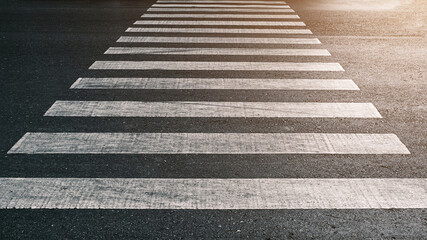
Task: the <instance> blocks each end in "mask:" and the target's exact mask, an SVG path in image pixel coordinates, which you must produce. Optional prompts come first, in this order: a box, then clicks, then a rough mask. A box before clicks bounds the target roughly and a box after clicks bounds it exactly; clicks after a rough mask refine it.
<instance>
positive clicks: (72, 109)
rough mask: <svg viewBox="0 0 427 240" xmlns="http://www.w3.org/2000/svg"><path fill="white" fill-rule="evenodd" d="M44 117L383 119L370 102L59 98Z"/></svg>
mask: <svg viewBox="0 0 427 240" xmlns="http://www.w3.org/2000/svg"><path fill="white" fill-rule="evenodd" d="M45 116H59V117H244V118H252V117H255V118H278V117H281V118H381V115H380V113H379V112H378V111H377V109H376V108H375V107H374V105H373V104H371V103H320V102H194V101H192V102H187V101H185V102H181V101H173V102H136V101H56V102H55V103H54V104H53V105H52V106H51V107H50V108H49V110H48V111H47V112H46V113H45Z"/></svg>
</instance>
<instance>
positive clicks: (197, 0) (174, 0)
mask: <svg viewBox="0 0 427 240" xmlns="http://www.w3.org/2000/svg"><path fill="white" fill-rule="evenodd" d="M157 3H197V4H199V3H200V4H202V3H239V4H248V3H249V4H257V3H261V4H272V5H277V4H286V2H284V1H276V2H275V1H228V0H215V1H208V0H185V1H183V0H159V1H157Z"/></svg>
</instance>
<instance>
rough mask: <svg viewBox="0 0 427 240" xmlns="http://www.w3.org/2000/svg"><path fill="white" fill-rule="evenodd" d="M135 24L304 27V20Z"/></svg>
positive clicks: (152, 22)
mask: <svg viewBox="0 0 427 240" xmlns="http://www.w3.org/2000/svg"><path fill="white" fill-rule="evenodd" d="M134 24H135V25H196V26H203V25H211V26H218V25H236V26H299V27H301V26H302V27H303V26H305V24H304V23H303V22H290V21H286V22H277V21H275V22H271V21H268V22H267V21H255V22H254V21H251V22H248V21H195V20H193V21H176V20H175V21H171V20H139V21H136V22H135V23H134Z"/></svg>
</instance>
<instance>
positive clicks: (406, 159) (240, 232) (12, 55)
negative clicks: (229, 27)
mask: <svg viewBox="0 0 427 240" xmlns="http://www.w3.org/2000/svg"><path fill="white" fill-rule="evenodd" d="M287 2H288V3H289V5H290V6H291V8H293V9H294V10H295V11H296V13H297V14H298V15H299V16H300V17H301V20H302V21H303V22H305V23H306V24H307V28H309V29H310V30H312V31H313V33H314V36H315V37H318V38H319V39H320V41H321V42H322V45H320V46H295V45H289V46H286V47H293V48H302V47H306V48H316V47H317V48H322V49H327V50H328V51H329V52H330V53H331V54H332V57H316V59H318V60H319V61H322V60H325V61H334V62H338V63H340V64H341V65H342V66H343V67H344V69H345V70H346V71H345V73H344V74H343V75H341V74H338V73H336V74H335V73H322V74H318V73H316V74H314V73H304V74H302V73H298V72H289V73H283V72H250V73H248V72H218V71H212V72H205V71H195V72H193V71H192V72H189V71H176V72H173V71H164V72H156V71H124V72H121V73H120V72H119V73H118V72H117V71H102V72H97V71H90V70H88V67H89V66H90V65H91V64H92V63H93V62H94V61H98V60H129V59H135V60H165V59H167V60H173V59H176V60H184V59H186V60H203V61H211V60H215V59H217V60H221V61H225V60H228V61H241V60H244V59H246V58H245V57H236V56H221V57H218V56H216V57H212V56H207V57H195V56H154V55H148V56H132V57H129V56H126V57H124V56H105V55H103V53H104V51H105V50H106V49H108V48H109V47H112V46H129V44H124V43H116V42H115V41H116V40H117V39H118V38H119V37H120V36H123V35H128V36H131V35H132V36H133V35H135V36H136V35H138V34H131V33H127V34H125V33H124V31H125V30H126V29H127V28H128V27H130V26H131V25H132V24H133V22H134V21H135V20H138V19H139V17H140V15H141V14H142V13H144V12H145V11H146V9H147V8H149V7H150V6H151V5H152V4H153V3H154V1H132V0H128V1H113V0H110V1H11V0H10V1H2V2H1V3H0V47H1V48H0V53H1V55H0V69H1V74H0V76H1V77H0V78H1V80H0V84H1V85H0V86H1V87H0V91H1V92H0V95H1V96H2V101H1V102H0V104H1V106H0V109H1V112H2V113H1V116H0V117H1V121H0V131H1V136H2V137H1V139H0V151H1V152H0V177H76V178H88V177H105V178H107V177H123V178H129V177H138V178H148V177H151V178H426V177H427V157H426V156H427V95H426V94H425V93H427V78H426V66H427V57H426V52H427V41H426V37H425V33H426V13H427V6H426V5H427V4H426V2H425V1H423V0H413V1H399V0H396V1H393V0H382V1H378V2H380V3H391V2H393V3H395V2H399V3H400V2H401V3H402V5H398V6H397V7H395V8H393V9H381V6H382V5H380V6H378V5H376V6H369V5H368V4H367V3H366V4H364V5H363V4H362V6H361V7H360V6H359V7H358V6H356V7H354V6H350V5H349V4H343V3H342V2H343V1H339V0H336V1H330V4H326V3H325V2H326V1H321V0H320V1H319V0H318V1H308V0H303V1H302V0H299V1H297V0H289V1H287ZM331 2H332V3H331ZM347 2H348V1H347ZM354 2H360V1H354ZM362 2H365V1H362ZM384 6H387V5H384ZM360 8H363V9H360ZM151 35H153V36H154V35H156V36H165V34H151ZM199 35H200V36H206V35H201V34H199ZM199 35H197V34H194V35H192V36H199ZM182 36H186V35H185V34H183V35H182ZM215 36H220V35H215ZM240 36H241V35H240ZM132 45H134V46H148V44H132ZM149 46H153V47H155V46H158V47H162V46H163V47H165V46H168V47H169V46H170V47H179V46H182V45H180V44H160V43H159V44H150V45H149ZM193 46H200V47H204V46H211V47H218V46H219V45H218V44H216V45H215V44H194V45H193ZM221 46H222V47H224V46H226V45H221ZM234 46H235V45H234ZM250 46H253V47H259V46H260V45H256V44H252V45H250ZM262 46H263V47H271V48H277V47H281V46H280V45H279V46H278V45H267V46H266V45H262ZM252 59H253V60H259V61H307V60H308V59H310V58H307V57H277V56H276V57H272V56H257V57H253V58H252ZM311 59H312V58H311ZM141 74H143V76H149V77H168V76H170V75H171V74H173V75H174V76H176V77H180V76H181V77H188V76H193V77H248V76H250V77H259V78H278V77H287V78H302V77H305V78H310V77H316V78H317V77H331V78H333V77H339V78H350V79H353V80H354V82H355V83H356V84H357V85H358V86H359V87H360V89H361V90H360V91H358V92H355V91H335V92H333V91H271V90H270V91H267V90H239V91H235V90H233V91H232V90H70V89H69V87H70V86H71V84H72V83H73V82H74V81H75V80H76V79H77V78H78V77H92V76H93V77H102V76H105V77H107V76H115V77H120V76H123V77H132V76H134V77H137V76H141ZM56 100H128V101H131V100H138V101H159V100H162V101H169V100H171V101H172V100H179V101H193V100H197V101H271V102H276V101H277V102H280V101H291V102H292V101H296V102H298V101H313V102H317V101H324V102H372V103H373V104H374V105H375V106H376V108H377V109H378V110H379V112H380V113H381V115H382V116H383V119H300V118H293V119H292V118H278V119H262V118H254V119H250V118H199V119H194V118H67V117H55V118H53V117H43V114H44V113H45V112H46V110H47V109H48V108H49V107H50V106H51V105H52V104H53V103H54V102H55V101H56ZM31 131H37V132H38V131H40V132H63V131H66V132H67V131H68V132H331V133H332V132H339V133H340V132H342V133H394V134H396V135H397V136H398V137H399V138H400V140H401V141H402V142H403V143H404V144H405V145H406V146H407V147H408V149H409V150H410V151H411V155H364V156H361V155H232V156H231V155H230V156H229V155H179V156H178V155H119V156H118V155H105V156H99V155H60V154H58V155H36V156H34V155H7V154H6V152H7V151H8V150H9V149H10V148H11V147H12V146H13V144H15V143H16V141H17V140H19V138H20V137H22V135H23V134H25V133H26V132H31ZM426 236H427V210H426V209H412V210H409V209H406V210H405V209H390V210H374V209H366V210H16V209H11V210H0V238H1V239H129V238H136V239H147V238H148V239H153V238H162V239H180V238H185V239H187V238H204V239H212V238H250V239H286V238H288V239H319V238H321V239H322V238H323V239H365V238H374V239H423V238H426Z"/></svg>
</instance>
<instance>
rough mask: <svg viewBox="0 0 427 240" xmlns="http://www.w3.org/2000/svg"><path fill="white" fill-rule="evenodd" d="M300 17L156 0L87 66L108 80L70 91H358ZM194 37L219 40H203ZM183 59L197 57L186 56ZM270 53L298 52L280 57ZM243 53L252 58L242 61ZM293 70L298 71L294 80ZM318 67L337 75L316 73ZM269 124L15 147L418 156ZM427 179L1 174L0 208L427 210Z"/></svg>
mask: <svg viewBox="0 0 427 240" xmlns="http://www.w3.org/2000/svg"><path fill="white" fill-rule="evenodd" d="M155 12H159V13H155ZM299 19H300V18H299V16H298V15H296V14H295V11H294V10H293V9H291V8H290V6H289V5H286V3H285V2H283V1H259V0H254V1H250V0H247V1H246V0H242V1H238V0H158V1H157V3H155V4H154V5H153V6H152V7H151V8H150V9H148V10H147V13H144V14H143V15H142V16H141V19H140V20H137V21H136V22H134V25H133V26H131V27H129V28H128V29H127V30H126V31H125V34H124V36H121V37H120V38H119V39H118V40H117V44H120V45H119V46H111V47H110V48H108V49H107V50H106V52H105V53H104V57H108V59H105V58H103V59H100V60H97V61H95V62H94V63H93V64H92V65H91V66H90V67H89V70H90V72H91V73H92V75H95V74H100V73H102V74H103V75H102V76H103V77H93V76H92V77H81V78H78V79H77V81H75V83H74V84H73V85H72V86H71V87H70V88H71V89H74V90H76V91H80V90H85V91H93V90H97V91H105V90H123V91H126V90H193V91H198V90H228V91H236V90H276V91H283V92H284V93H286V91H301V90H304V91H309V92H310V91H348V94H351V93H352V92H357V91H360V89H359V88H358V86H357V85H356V84H355V82H354V81H353V80H351V79H345V78H337V77H336V76H338V74H341V73H343V72H344V68H343V67H342V66H341V65H340V63H337V62H331V61H330V60H328V59H329V58H330V56H331V54H330V53H329V51H328V50H327V49H321V48H319V47H318V46H321V45H320V44H321V42H320V41H319V40H318V39H317V38H315V37H313V36H312V32H311V31H310V29H308V28H306V25H305V23H304V22H302V21H300V20H299ZM218 35H220V36H218ZM140 44H156V45H162V44H163V45H164V44H166V45H167V46H163V47H162V46H160V47H159V46H156V47H151V46H146V45H144V46H140ZM169 44H175V45H173V46H171V45H169ZM192 44H221V46H220V47H203V46H197V47H195V46H192ZM233 44H234V45H233ZM251 44H252V45H251ZM253 44H257V46H256V47H255V46H253ZM176 45H180V46H176ZM222 45H226V46H227V47H226V46H222ZM259 45H265V46H266V47H260V46H259ZM267 45H268V46H267ZM271 45H275V46H276V48H271ZM290 45H292V46H293V45H295V46H299V47H295V46H294V47H291V46H290ZM230 46H235V47H230ZM287 46H289V47H287ZM148 55H161V56H160V57H163V58H162V59H163V60H156V59H154V60H153V59H150V60H141V59H138V57H140V56H148ZM174 56H175V58H174ZM176 56H185V57H187V58H186V59H179V60H177V58H176ZM197 56H211V57H218V56H228V57H238V58H236V59H235V60H230V59H228V58H227V59H225V60H218V59H219V58H213V59H212V60H208V61H206V60H198V59H197ZM255 56H258V57H265V60H262V61H261V60H257V59H256V58H255ZM168 57H170V58H171V59H167V58H168ZM252 57H254V58H252ZM269 57H281V58H284V59H287V58H294V60H292V61H288V60H284V61H283V60H279V61H278V60H275V61H273V60H269ZM165 58H166V60H165ZM242 58H244V59H245V60H244V61H241V60H239V59H242ZM189 59H192V60H189ZM295 59H296V60H295ZM135 71H136V72H137V75H135V73H134V72H135ZM149 71H152V72H157V73H161V76H160V75H157V76H156V77H148V76H147V75H146V74H145V73H146V72H149ZM131 72H133V74H132V75H131V74H130V73H131ZM176 72H184V73H186V74H187V77H182V76H181V75H179V76H176V75H175V74H174V73H176ZM196 72H197V74H195V73H196ZM224 72H231V73H239V74H241V75H244V74H246V77H240V78H237V77H217V78H215V77H212V75H213V74H216V73H224ZM254 72H262V73H263V72H270V73H271V72H277V73H279V75H278V76H280V77H276V78H271V77H265V78H259V77H254V76H252V75H251V74H252V73H254ZM289 72H292V73H296V74H297V76H299V77H297V78H292V77H288V75H287V73H289ZM113 73H120V76H121V77H115V76H106V74H113ZM307 73H310V74H311V75H306V74H307ZM320 73H324V74H329V73H334V74H335V75H334V77H331V78H320V77H318V78H310V77H307V76H314V75H316V74H320ZM127 74H129V75H128V76H126V75H127ZM162 76H167V77H162ZM45 116H46V117H51V118H59V117H63V118H72V117H82V118H83V119H88V118H223V119H231V118H238V119H240V118H242V119H243V118H245V119H247V118H261V119H267V118H293V119H297V120H301V121H303V120H304V119H322V118H328V119H336V120H339V119H346V120H348V121H353V119H379V118H382V116H381V114H380V112H379V111H378V110H377V109H376V107H375V106H374V104H372V103H369V102H336V101H334V99H330V101H325V102H308V101H307V102H292V101H290V102H260V101H257V100H256V99H252V100H251V101H98V100H95V99H94V100H83V101H82V100H57V101H56V102H55V103H54V104H53V105H52V106H51V107H50V108H49V109H48V110H47V111H46V113H45ZM82 121H85V120H82ZM141 130H143V129H141ZM260 132H261V131H260ZM262 132H263V133H257V132H251V133H247V132H218V133H212V132H167V133H164V132H144V131H142V132H109V129H105V131H103V132H49V131H47V132H28V133H26V134H25V135H24V136H23V137H22V138H21V139H20V140H19V141H18V142H17V143H16V144H15V145H14V146H13V147H12V148H11V149H10V150H9V152H8V153H9V154H28V155H33V154H42V155H46V154H64V155H71V154H73V155H78V154H81V155H86V154H96V155H97V156H100V155H101V156H102V155H107V154H110V155H117V154H122V155H126V154H135V155H142V154H154V155H156V154H167V155H184V156H185V155H188V154H198V155H200V157H203V156H206V155H213V154H217V155H221V156H222V155H232V156H238V155H243V154H256V155H259V156H263V155H265V154H278V155H283V156H286V155H287V154H293V155H299V156H301V157H304V156H307V155H310V156H317V155H320V154H323V155H328V156H332V155H344V154H345V155H352V156H358V155H366V154H378V155H384V154H396V155H406V154H410V152H409V150H408V149H407V147H406V146H405V145H404V143H402V142H401V141H400V139H399V138H398V136H397V135H395V134H393V133H390V132H386V133H366V132H333V133H331V132H324V133H323V132H297V133H295V132H279V133H278V132H275V133H268V132H265V131H262ZM426 184H427V179H403V178H384V179H381V178H363V179H362V178H283V179H281V178H245V179H239V178H237V179H228V178H224V179H222V178H6V177H3V178H0V208H1V209H9V208H20V209H28V208H40V209H52V208H58V209H98V208H101V209H218V210H221V209H243V210H244V209H381V208H386V209H389V208H403V209H410V208H426V207H427V201H426V199H427V193H426V191H425V186H426Z"/></svg>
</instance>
